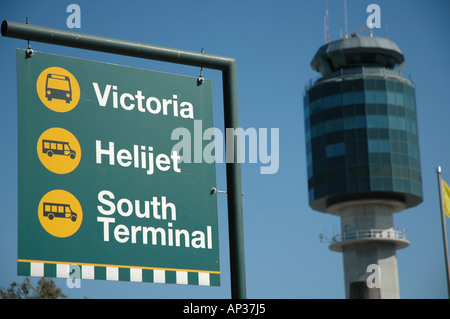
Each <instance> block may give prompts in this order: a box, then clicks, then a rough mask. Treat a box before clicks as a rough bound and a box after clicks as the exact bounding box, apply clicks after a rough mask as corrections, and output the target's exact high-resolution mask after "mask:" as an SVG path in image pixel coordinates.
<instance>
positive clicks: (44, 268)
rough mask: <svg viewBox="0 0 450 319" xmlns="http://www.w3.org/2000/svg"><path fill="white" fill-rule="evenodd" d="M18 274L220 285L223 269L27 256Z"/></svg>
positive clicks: (18, 264)
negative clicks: (153, 265) (55, 259)
mask: <svg viewBox="0 0 450 319" xmlns="http://www.w3.org/2000/svg"><path fill="white" fill-rule="evenodd" d="M17 274H18V275H19V276H31V277H54V278H72V279H76V278H79V279H99V280H111V281H130V282H153V283H166V284H180V285H200V286H220V272H218V271H203V270H187V269H163V268H152V267H144V268H139V267H133V266H117V265H97V264H80V263H67V262H64V263H60V262H53V261H39V260H24V259H19V260H18V262H17Z"/></svg>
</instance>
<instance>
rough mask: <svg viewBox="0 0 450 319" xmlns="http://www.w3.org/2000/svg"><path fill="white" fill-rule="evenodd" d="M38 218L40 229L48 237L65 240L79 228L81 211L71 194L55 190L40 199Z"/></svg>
mask: <svg viewBox="0 0 450 319" xmlns="http://www.w3.org/2000/svg"><path fill="white" fill-rule="evenodd" d="M38 217H39V222H40V223H41V225H42V227H43V228H44V229H45V231H47V232H48V233H49V234H50V235H52V236H55V237H60V238H65V237H69V236H72V235H73V234H75V233H76V232H77V231H78V229H79V228H80V226H81V223H82V221H83V210H82V208H81V204H80V202H79V201H78V199H77V198H76V197H75V196H74V195H73V194H71V193H70V192H68V191H65V190H62V189H55V190H52V191H50V192H48V193H47V194H45V195H44V196H43V197H42V199H41V201H40V202H39V206H38Z"/></svg>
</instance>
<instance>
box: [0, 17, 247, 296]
mask: <svg viewBox="0 0 450 319" xmlns="http://www.w3.org/2000/svg"><path fill="white" fill-rule="evenodd" d="M1 33H2V35H3V36H5V37H10V38H16V39H23V40H29V41H37V42H43V43H49V44H56V45H63V46H68V47H73V48H79V49H86V50H93V51H100V52H107V53H112V54H120V55H126V56H132V57H137V58H143V59H150V60H157V61H164V62H171V63H177V64H184V65H191V66H198V67H204V68H210V69H216V70H221V71H222V79H223V81H222V82H223V99H224V105H223V107H224V114H225V116H224V121H225V129H226V128H231V129H233V130H234V129H236V128H238V127H239V116H238V113H239V111H238V98H237V71H236V60H235V59H234V58H229V57H224V56H220V55H212V54H206V53H201V52H194V51H187V50H180V49H173V48H167V47H162V46H157V45H151V44H145V43H139V42H133V41H126V40H120V39H114V38H108V37H101V36H96V35H91V34H86V33H78V32H72V31H66V30H59V29H54V28H48V27H42V26H36V25H31V24H25V23H19V22H13V21H7V20H4V21H3V23H2V26H1ZM236 136H237V138H239V131H238V130H236ZM237 154H238V144H237V143H234V146H233V159H234V160H233V163H227V164H226V169H227V174H226V175H227V196H228V227H229V241H230V269H231V298H233V299H245V298H246V297H247V296H246V282H245V258H244V255H245V254H244V227H243V210H242V185H241V166H240V164H239V161H238V158H237ZM227 157H228V156H227Z"/></svg>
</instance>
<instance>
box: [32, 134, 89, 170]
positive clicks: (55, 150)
mask: <svg viewBox="0 0 450 319" xmlns="http://www.w3.org/2000/svg"><path fill="white" fill-rule="evenodd" d="M37 154H38V157H39V160H40V161H41V163H42V165H44V166H45V168H47V169H48V170H49V171H51V172H53V173H56V174H67V173H70V172H72V171H73V170H74V169H75V168H77V166H78V164H79V163H80V160H81V146H80V143H79V142H78V140H77V139H76V137H75V136H74V135H73V134H72V133H71V132H69V131H68V130H65V129H63V128H60V127H52V128H49V129H48V130H46V131H45V132H44V133H42V134H41V136H40V137H39V139H38V142H37Z"/></svg>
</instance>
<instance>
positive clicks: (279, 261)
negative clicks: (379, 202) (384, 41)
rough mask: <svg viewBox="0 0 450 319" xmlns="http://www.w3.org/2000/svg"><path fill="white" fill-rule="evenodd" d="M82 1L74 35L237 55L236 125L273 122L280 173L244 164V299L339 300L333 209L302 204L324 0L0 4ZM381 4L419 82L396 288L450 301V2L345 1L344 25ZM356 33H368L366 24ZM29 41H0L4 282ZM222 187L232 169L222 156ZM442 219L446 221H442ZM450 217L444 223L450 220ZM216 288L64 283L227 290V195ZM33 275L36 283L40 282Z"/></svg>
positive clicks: (217, 89) (139, 291)
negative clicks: (445, 207) (449, 248)
mask: <svg viewBox="0 0 450 319" xmlns="http://www.w3.org/2000/svg"><path fill="white" fill-rule="evenodd" d="M328 2H329V21H330V38H331V40H336V39H339V37H340V31H341V30H342V32H343V31H344V25H345V24H344V1H343V0H329V1H328ZM71 3H76V4H78V5H79V6H80V8H81V28H80V29H77V30H76V31H79V32H83V33H90V34H97V35H101V36H108V37H114V38H118V39H126V40H132V41H139V42H144V43H151V44H156V45H162V46H167V47H174V48H180V49H186V50H192V51H200V50H201V49H202V48H204V49H205V51H206V52H208V53H212V54H218V55H224V56H230V57H234V58H236V59H237V63H238V64H237V67H238V97H239V110H240V116H239V119H240V126H241V127H242V128H249V127H254V128H256V129H258V128H279V135H280V141H279V149H280V154H279V170H278V172H277V173H276V174H273V175H261V174H260V173H259V170H260V165H261V164H260V163H257V164H248V163H247V164H243V165H242V185H243V191H244V192H245V196H244V202H243V209H244V227H245V229H244V231H245V258H246V277H247V295H248V297H249V298H314V299H315V298H337V299H339V298H345V292H344V279H343V269H342V268H343V267H342V255H341V254H339V253H335V252H332V251H330V250H329V249H328V245H327V244H326V243H321V242H320V240H319V234H320V233H322V234H324V235H325V236H326V237H332V236H333V235H334V234H335V233H338V232H339V219H338V218H337V217H335V216H331V215H328V214H323V213H319V212H315V211H313V210H312V209H311V208H310V207H309V205H308V196H307V176H306V156H305V142H304V125H303V92H304V87H305V85H306V84H307V83H308V81H309V80H310V79H312V78H315V77H317V76H318V73H316V72H314V71H313V70H312V69H311V68H310V62H311V59H312V57H313V56H314V54H315V52H316V51H317V49H318V48H319V47H320V46H321V45H322V44H324V30H323V16H324V14H325V1H317V0H308V1H287V0H286V1H274V0H262V1H261V0H259V1H254V0H246V1H234V0H233V1H214V0H198V1H181V0H172V1H154V0H152V1H134V0H133V1H20V0H19V1H1V2H0V18H1V20H11V21H18V22H25V17H27V16H28V17H30V22H31V23H32V24H36V25H42V26H48V27H54V28H60V29H66V30H68V27H67V25H66V19H67V17H68V15H69V13H67V12H66V8H67V6H68V5H69V4H71ZM371 3H377V4H378V5H379V6H380V8H381V23H382V28H381V29H375V31H374V35H375V36H379V37H384V36H385V35H386V25H387V32H388V36H389V38H390V39H391V40H392V41H394V42H395V43H396V44H397V45H398V46H399V47H400V49H401V50H402V51H403V53H404V54H405V58H406V66H405V68H404V69H403V73H404V74H410V75H411V76H412V79H413V81H414V83H415V86H416V97H417V109H418V127H419V141H420V153H421V155H420V156H421V167H422V178H423V190H424V202H423V203H422V204H421V205H419V206H417V207H415V208H411V209H408V210H406V211H403V212H400V213H398V214H396V215H395V216H394V223H395V226H398V227H399V229H406V231H407V233H406V235H407V239H408V240H410V242H411V245H410V246H409V247H408V248H406V249H404V250H400V251H397V258H398V271H399V283H400V295H401V297H402V298H447V297H448V296H447V287H446V277H445V262H444V253H443V243H442V232H441V224H440V211H439V200H438V192H437V190H438V188H437V181H436V174H435V168H436V166H437V165H441V166H442V168H443V174H442V176H443V178H444V179H446V180H447V181H450V147H449V145H448V142H447V136H448V135H449V134H448V133H450V129H449V126H448V119H449V118H450V105H449V102H448V101H450V90H449V87H448V77H447V73H448V70H450V61H449V59H448V52H449V50H450V40H449V37H448V30H449V27H450V23H449V20H448V17H447V15H448V12H450V11H449V9H450V3H449V2H448V1H446V0H441V1H438V0H433V1H407V2H406V1H400V0H391V1H387V0H383V1H382V0H379V1H373V0H370V1H365V0H362V1H354V0H353V1H352V0H348V1H347V8H348V30H349V31H350V32H351V31H354V30H357V29H359V28H360V27H362V26H364V25H365V23H366V18H367V16H368V14H367V13H366V7H367V6H368V5H369V4H371ZM361 35H365V36H367V35H368V32H367V30H366V31H364V32H362V33H361ZM31 44H32V47H33V49H35V50H37V51H40V52H47V53H53V54H59V55H65V56H71V57H77V58H82V59H88V60H95V61H102V62H108V63H115V64H121V65H127V66H132V67H138V68H145V69H151V70H157V71H163V72H170V73H177V74H183V75H189V76H198V74H199V72H200V70H199V68H194V67H189V66H180V65H175V64H169V63H162V62H156V61H150V60H142V59H136V58H130V57H123V56H115V55H112V54H103V53H97V52H89V51H85V50H78V49H72V48H65V47H58V46H52V45H46V44H42V43H31ZM16 48H26V41H23V40H16V39H11V38H4V37H2V38H0V70H1V74H2V76H1V77H0V96H1V103H0V286H1V287H6V286H8V285H9V284H10V283H11V282H12V281H19V282H21V281H22V277H18V276H17V275H16V259H17V93H16V92H17V86H16V80H17V77H16V59H15V49H16ZM204 76H205V77H206V78H208V79H211V80H212V82H213V100H214V121H215V125H216V127H219V128H221V127H222V126H223V124H222V123H223V110H222V108H223V104H222V84H221V73H220V72H219V71H214V70H209V69H205V70H204ZM217 174H218V175H217V178H218V188H219V189H226V180H225V166H224V164H218V165H217ZM447 221H448V220H447ZM448 222H449V221H448ZM219 236H220V261H221V282H222V285H221V287H198V286H183V285H172V284H153V283H128V282H109V281H99V280H97V281H90V280H83V281H82V282H81V288H80V289H69V288H67V287H66V281H65V279H55V282H56V284H57V285H58V286H59V287H61V288H63V291H64V292H65V293H66V294H67V295H68V296H69V297H71V298H82V297H83V296H87V297H89V298H229V297H230V276H229V258H228V229H227V206H226V198H225V195H222V196H219ZM33 281H34V282H36V281H37V279H33Z"/></svg>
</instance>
